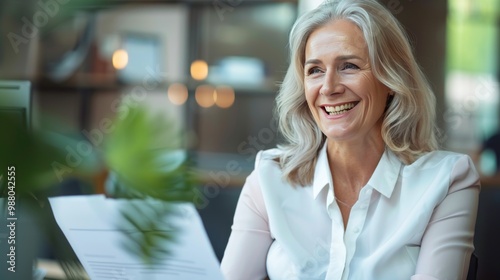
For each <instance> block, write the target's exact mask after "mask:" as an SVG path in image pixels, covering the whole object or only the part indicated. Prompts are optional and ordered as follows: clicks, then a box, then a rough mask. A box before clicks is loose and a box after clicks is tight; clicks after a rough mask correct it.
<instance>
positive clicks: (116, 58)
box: [113, 49, 128, 70]
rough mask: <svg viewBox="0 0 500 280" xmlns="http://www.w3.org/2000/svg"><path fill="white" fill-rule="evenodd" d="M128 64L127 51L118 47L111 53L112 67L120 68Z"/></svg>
mask: <svg viewBox="0 0 500 280" xmlns="http://www.w3.org/2000/svg"><path fill="white" fill-rule="evenodd" d="M127 64H128V53H127V51H125V50H122V49H119V50H116V51H115V52H114V53H113V67H115V69H118V70H121V69H123V68H125V67H126V66H127Z"/></svg>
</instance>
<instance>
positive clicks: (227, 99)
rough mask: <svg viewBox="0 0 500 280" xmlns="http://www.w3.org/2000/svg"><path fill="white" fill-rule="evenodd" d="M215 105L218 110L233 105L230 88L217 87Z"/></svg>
mask: <svg viewBox="0 0 500 280" xmlns="http://www.w3.org/2000/svg"><path fill="white" fill-rule="evenodd" d="M215 91H216V96H215V104H217V106H219V107H220V108H229V107H231V106H232V105H233V103H234V99H235V94H234V89H233V88H232V87H230V86H218V87H217V88H216V90H215Z"/></svg>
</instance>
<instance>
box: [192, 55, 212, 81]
mask: <svg viewBox="0 0 500 280" xmlns="http://www.w3.org/2000/svg"><path fill="white" fill-rule="evenodd" d="M207 76H208V64H207V63H206V62H205V61H204V60H195V61H193V63H191V77H193V79H195V80H198V81H201V80H204V79H206V78H207Z"/></svg>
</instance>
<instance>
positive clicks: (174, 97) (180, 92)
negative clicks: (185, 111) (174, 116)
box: [167, 83, 188, 105]
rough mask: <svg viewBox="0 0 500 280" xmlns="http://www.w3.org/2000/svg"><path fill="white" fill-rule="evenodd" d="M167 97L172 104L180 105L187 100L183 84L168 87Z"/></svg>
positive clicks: (186, 91) (186, 92)
mask: <svg viewBox="0 0 500 280" xmlns="http://www.w3.org/2000/svg"><path fill="white" fill-rule="evenodd" d="M167 95H168V99H169V100H170V102H172V104H175V105H182V104H184V103H185V102H186V100H187V99H188V89H187V87H186V86H185V85H183V84H179V83H174V84H171V85H170V86H169V87H168V94H167Z"/></svg>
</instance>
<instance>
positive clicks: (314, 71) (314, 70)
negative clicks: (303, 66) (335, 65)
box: [307, 67, 321, 75]
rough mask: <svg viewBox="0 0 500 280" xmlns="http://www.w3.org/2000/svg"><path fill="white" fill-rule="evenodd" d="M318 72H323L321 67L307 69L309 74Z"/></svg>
mask: <svg viewBox="0 0 500 280" xmlns="http://www.w3.org/2000/svg"><path fill="white" fill-rule="evenodd" d="M317 73H321V69H319V68H318V67H311V68H309V70H307V74H308V75H312V74H317Z"/></svg>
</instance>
